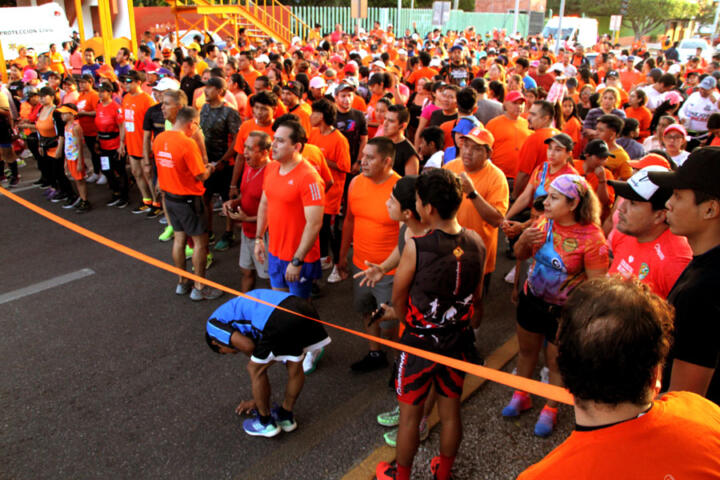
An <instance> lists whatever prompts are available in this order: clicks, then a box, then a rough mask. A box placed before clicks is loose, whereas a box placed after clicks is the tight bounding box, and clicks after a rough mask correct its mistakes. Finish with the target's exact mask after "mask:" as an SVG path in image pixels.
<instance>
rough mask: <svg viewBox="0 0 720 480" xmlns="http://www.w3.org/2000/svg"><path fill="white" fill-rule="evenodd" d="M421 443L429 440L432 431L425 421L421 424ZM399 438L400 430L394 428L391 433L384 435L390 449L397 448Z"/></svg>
mask: <svg viewBox="0 0 720 480" xmlns="http://www.w3.org/2000/svg"><path fill="white" fill-rule="evenodd" d="M419 430H420V443H422V442H424V441H425V440H427V438H428V437H429V436H430V429H429V428H428V424H427V420H425V419H423V420H422V421H421V422H420V427H419ZM397 436H398V429H397V428H393V429H392V430H390V431H389V432H385V434H384V435H383V439H384V440H385V443H386V444H387V446H388V447H392V448H395V447H397Z"/></svg>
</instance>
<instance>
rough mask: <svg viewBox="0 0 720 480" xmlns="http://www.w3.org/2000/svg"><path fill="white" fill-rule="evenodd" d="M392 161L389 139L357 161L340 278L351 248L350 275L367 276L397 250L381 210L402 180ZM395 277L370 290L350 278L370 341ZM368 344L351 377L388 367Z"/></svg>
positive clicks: (393, 230)
mask: <svg viewBox="0 0 720 480" xmlns="http://www.w3.org/2000/svg"><path fill="white" fill-rule="evenodd" d="M394 159H395V145H394V144H393V142H392V140H390V139H389V138H387V137H375V138H372V139H370V140H368V143H367V145H365V148H364V149H363V152H362V159H361V161H360V164H361V169H362V170H361V172H362V174H361V175H358V176H357V177H355V178H354V179H353V180H352V181H351V182H350V185H349V186H348V199H347V213H346V215H345V222H344V224H343V229H342V243H341V246H340V259H339V260H338V262H337V269H338V271H339V272H340V274H341V275H342V276H343V277H347V276H348V274H349V273H350V270H349V269H348V264H347V254H348V252H349V250H350V243H351V242H352V245H353V258H352V273H353V275H354V274H356V273H358V272H360V271H363V270H365V269H366V268H367V267H368V266H369V263H374V264H380V263H382V262H383V260H385V259H386V258H387V257H388V256H389V255H390V253H392V251H393V250H394V249H395V245H397V238H398V232H399V227H398V223H397V222H396V221H394V220H392V219H391V218H390V215H389V214H388V211H387V208H386V206H385V202H387V200H388V198H390V194H391V193H392V189H393V187H394V186H395V183H397V181H398V180H399V179H400V175H398V174H397V173H395V172H394V171H393V161H394ZM394 273H395V272H394V271H391V272H388V275H386V276H384V277H383V278H382V280H380V281H379V282H377V283H376V284H375V285H374V286H373V287H369V286H367V285H363V286H361V284H360V281H361V279H360V278H354V277H353V279H354V283H353V307H354V309H355V311H356V312H358V313H360V314H361V315H362V316H363V323H364V325H365V331H366V332H367V333H369V334H371V335H374V336H379V335H380V327H381V325H380V323H379V322H373V321H372V313H373V312H374V311H376V310H377V309H378V308H379V307H380V305H382V304H388V303H389V302H390V300H391V299H392V282H393V274H394ZM369 343H370V351H369V352H368V354H367V355H366V356H365V357H363V358H362V359H361V360H359V361H357V362H355V363H353V364H352V365H351V367H350V368H351V369H352V370H353V371H355V372H359V373H364V372H371V371H374V370H378V369H380V368H385V367H386V366H387V365H388V361H387V357H386V355H385V352H383V351H382V350H380V344H379V343H377V342H373V341H370V342H369Z"/></svg>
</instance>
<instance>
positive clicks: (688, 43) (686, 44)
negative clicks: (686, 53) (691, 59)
mask: <svg viewBox="0 0 720 480" xmlns="http://www.w3.org/2000/svg"><path fill="white" fill-rule="evenodd" d="M679 48H692V49H693V50H694V49H696V48H702V49H703V50H705V49H706V48H707V43H705V42H704V41H702V40H683V41H682V42H680V47H679Z"/></svg>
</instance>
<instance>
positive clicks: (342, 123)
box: [335, 108, 368, 163]
mask: <svg viewBox="0 0 720 480" xmlns="http://www.w3.org/2000/svg"><path fill="white" fill-rule="evenodd" d="M335 128H337V129H338V130H340V133H342V134H343V135H345V138H347V141H348V143H349V144H350V161H351V162H352V163H355V162H357V161H358V159H359V155H360V137H362V136H366V135H367V134H368V129H367V121H366V120H365V115H363V113H362V112H361V111H360V110H355V109H354V108H351V109H350V110H348V111H347V112H345V113H342V112H340V111H339V110H338V112H337V119H336V120H335Z"/></svg>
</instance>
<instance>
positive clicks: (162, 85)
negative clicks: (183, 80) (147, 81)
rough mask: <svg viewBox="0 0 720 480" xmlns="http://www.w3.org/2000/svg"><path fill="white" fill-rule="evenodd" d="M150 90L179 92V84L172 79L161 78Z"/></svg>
mask: <svg viewBox="0 0 720 480" xmlns="http://www.w3.org/2000/svg"><path fill="white" fill-rule="evenodd" d="M152 88H153V90H157V91H158V92H164V91H165V90H180V82H178V81H177V80H175V79H174V78H170V77H163V78H161V79H160V81H158V82H157V85H155V86H154V87H152Z"/></svg>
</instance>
